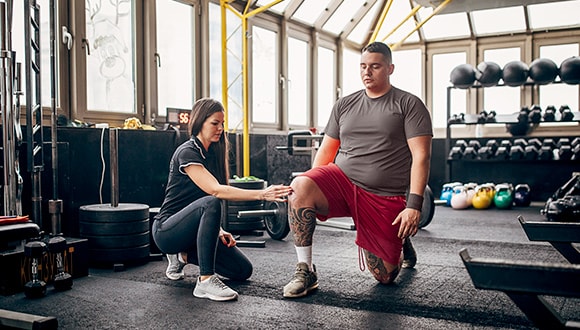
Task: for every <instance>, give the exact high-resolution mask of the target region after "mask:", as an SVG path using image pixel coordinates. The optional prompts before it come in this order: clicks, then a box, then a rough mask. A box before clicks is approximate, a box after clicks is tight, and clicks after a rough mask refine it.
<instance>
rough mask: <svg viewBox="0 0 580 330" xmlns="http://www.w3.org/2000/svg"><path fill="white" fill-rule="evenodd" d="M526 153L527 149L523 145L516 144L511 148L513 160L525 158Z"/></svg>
mask: <svg viewBox="0 0 580 330" xmlns="http://www.w3.org/2000/svg"><path fill="white" fill-rule="evenodd" d="M524 155H525V150H524V148H522V146H521V145H514V146H512V147H511V148H510V151H509V158H510V159H512V160H519V159H523V158H524Z"/></svg>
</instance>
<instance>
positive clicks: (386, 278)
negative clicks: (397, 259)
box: [373, 267, 400, 284]
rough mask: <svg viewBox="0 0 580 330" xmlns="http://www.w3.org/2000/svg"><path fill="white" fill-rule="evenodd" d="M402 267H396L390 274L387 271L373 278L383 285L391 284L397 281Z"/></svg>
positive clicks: (376, 274)
mask: <svg viewBox="0 0 580 330" xmlns="http://www.w3.org/2000/svg"><path fill="white" fill-rule="evenodd" d="M399 271H400V267H396V268H395V269H393V270H392V271H390V272H387V271H386V269H385V271H384V272H381V273H373V276H374V277H375V279H376V280H377V281H379V283H381V284H391V283H393V282H394V281H395V279H396V278H397V276H398V275H399Z"/></svg>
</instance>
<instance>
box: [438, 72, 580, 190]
mask: <svg viewBox="0 0 580 330" xmlns="http://www.w3.org/2000/svg"><path fill="white" fill-rule="evenodd" d="M560 83H562V82H560V81H554V82H552V84H560ZM501 86H507V85H504V84H497V85H496V86H494V87H501ZM522 86H529V87H534V86H538V84H535V83H530V82H527V83H524V84H523V85H522ZM479 88H485V87H484V86H481V85H478V84H474V85H472V86H470V87H469V88H464V89H479ZM454 89H460V88H458V87H456V86H448V87H447V124H446V137H445V150H446V152H447V155H446V157H447V158H446V171H445V180H446V182H451V181H452V180H454V173H453V164H454V163H455V164H458V163H460V162H470V163H475V162H481V163H483V162H490V163H496V164H497V163H498V162H516V163H526V162H530V161H531V160H534V161H544V162H549V163H550V164H553V163H554V162H559V163H566V162H572V163H573V164H578V163H580V159H574V160H570V159H569V158H568V157H566V158H564V157H562V159H554V158H553V157H552V152H553V150H552V149H551V150H549V154H548V150H545V152H546V153H545V155H546V157H545V158H539V157H527V158H526V157H523V156H522V155H517V157H510V155H509V154H508V155H506V156H505V157H499V158H495V159H487V158H486V159H482V158H481V157H479V156H476V157H462V155H459V156H458V157H451V152H452V149H453V145H452V129H451V128H452V126H459V125H514V124H518V123H519V120H518V116H519V114H518V113H514V114H495V112H494V113H493V114H492V115H488V116H487V118H486V117H482V113H480V114H462V115H461V116H460V117H458V116H457V115H455V116H454V117H453V118H452V116H451V100H452V97H451V93H452V91H453V90H454ZM555 112H556V114H555V118H554V120H550V121H547V120H544V118H540V120H538V121H536V122H530V124H535V125H543V124H546V123H564V122H565V123H574V122H576V123H577V122H580V112H579V111H571V110H570V111H569V113H568V114H567V118H566V119H565V120H564V119H562V115H561V114H560V113H559V112H558V111H557V110H556V111H555ZM490 113H491V111H490ZM450 119H451V120H450ZM528 139H529V140H533V141H531V142H534V143H536V144H537V143H538V142H539V145H538V146H537V150H536V149H534V152H536V151H537V152H538V153H539V152H540V150H541V148H542V147H543V143H544V142H546V143H549V144H553V145H552V146H551V147H552V148H553V146H554V145H557V141H555V140H554V139H552V138H544V139H543V140H546V141H540V139H539V138H535V137H529V136H517V137H513V138H505V139H503V138H497V137H489V138H488V139H487V140H488V142H489V141H490V140H497V142H498V147H499V144H500V143H508V142H504V141H509V143H511V142H514V143H515V142H516V140H517V141H518V142H522V143H527V142H528V141H527V140H528ZM479 140H484V139H482V138H475V139H474V140H473V141H478V142H479ZM500 140H502V141H500ZM511 140H513V141H511ZM522 140H523V141H522ZM548 140H551V141H548ZM579 141H580V140H578V141H577V140H576V139H574V140H573V142H574V143H575V144H577V143H578V142H579ZM471 142H472V141H470V143H471ZM474 143H475V142H474ZM575 144H574V145H573V146H572V147H575V146H576V145H575ZM504 147H507V148H508V149H509V145H507V146H504ZM534 148H536V147H534ZM578 148H580V147H578ZM546 149H547V147H546ZM508 151H509V150H508ZM514 156H515V155H514ZM521 156H522V157H521ZM566 156H568V154H566ZM538 158H539V159H538Z"/></svg>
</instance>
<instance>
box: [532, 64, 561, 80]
mask: <svg viewBox="0 0 580 330" xmlns="http://www.w3.org/2000/svg"><path fill="white" fill-rule="evenodd" d="M529 75H530V78H532V80H533V81H534V82H535V83H536V84H539V85H545V84H549V83H551V82H553V81H554V79H556V77H557V76H558V64H556V63H555V62H554V61H552V60H551V59H549V58H537V59H535V60H534V61H533V62H532V63H531V64H530V71H529Z"/></svg>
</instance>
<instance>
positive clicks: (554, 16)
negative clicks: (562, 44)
mask: <svg viewBox="0 0 580 330" xmlns="http://www.w3.org/2000/svg"><path fill="white" fill-rule="evenodd" d="M578 13H580V1H578V0H577V1H558V2H551V3H542V4H535V5H529V6H528V14H529V17H530V26H531V28H532V30H538V29H543V28H551V27H564V26H578V25H580V19H579V18H578Z"/></svg>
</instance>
